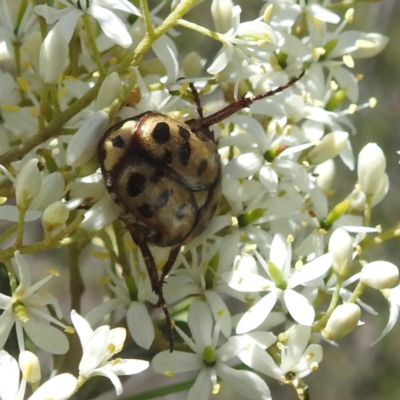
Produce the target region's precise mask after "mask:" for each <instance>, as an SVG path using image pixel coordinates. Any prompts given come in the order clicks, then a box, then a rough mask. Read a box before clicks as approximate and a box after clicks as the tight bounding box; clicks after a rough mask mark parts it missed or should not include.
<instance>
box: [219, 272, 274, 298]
mask: <svg viewBox="0 0 400 400" xmlns="http://www.w3.org/2000/svg"><path fill="white" fill-rule="evenodd" d="M222 279H223V280H224V281H225V282H226V283H227V284H228V285H229V287H231V288H232V289H234V290H237V291H239V292H250V293H251V292H260V291H263V290H269V289H271V288H273V287H275V285H274V284H273V283H272V282H271V281H270V280H268V279H265V278H264V277H262V276H261V275H259V274H254V273H252V272H248V271H233V272H226V273H224V274H223V275H222Z"/></svg>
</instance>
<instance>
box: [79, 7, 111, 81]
mask: <svg viewBox="0 0 400 400" xmlns="http://www.w3.org/2000/svg"><path fill="white" fill-rule="evenodd" d="M82 18H83V24H84V25H85V31H86V34H87V38H88V42H89V46H90V48H91V49H92V53H93V58H94V61H95V63H96V65H97V68H98V69H99V72H100V75H102V76H104V75H106V74H107V71H106V70H105V68H104V65H103V60H102V59H101V55H100V52H99V49H98V48H97V45H96V38H95V37H94V33H93V29H92V22H91V20H90V17H89V15H88V14H83V16H82Z"/></svg>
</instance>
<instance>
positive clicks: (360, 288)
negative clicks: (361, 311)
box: [347, 282, 365, 303]
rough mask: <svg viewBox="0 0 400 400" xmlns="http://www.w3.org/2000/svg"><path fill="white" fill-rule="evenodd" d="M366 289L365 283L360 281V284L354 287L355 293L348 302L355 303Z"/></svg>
mask: <svg viewBox="0 0 400 400" xmlns="http://www.w3.org/2000/svg"><path fill="white" fill-rule="evenodd" d="M364 289H365V285H364V284H363V283H361V282H358V285H357V286H356V288H355V289H354V292H353V294H352V295H351V297H350V299H349V300H348V301H347V302H348V303H355V302H356V300H357V299H358V298H359V297H360V296H361V295H362V294H363V292H364Z"/></svg>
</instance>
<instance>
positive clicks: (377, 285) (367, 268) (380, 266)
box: [360, 261, 399, 290]
mask: <svg viewBox="0 0 400 400" xmlns="http://www.w3.org/2000/svg"><path fill="white" fill-rule="evenodd" d="M398 279H399V269H398V268H397V267H396V266H395V265H394V264H392V263H390V262H387V261H373V262H370V263H368V264H367V265H364V267H363V269H362V270H361V276H360V282H361V283H363V284H364V285H366V286H369V287H372V288H374V289H378V290H381V289H388V288H391V287H392V286H394V285H395V284H396V283H397V281H398Z"/></svg>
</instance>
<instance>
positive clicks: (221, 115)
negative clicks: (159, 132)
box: [186, 71, 305, 131]
mask: <svg viewBox="0 0 400 400" xmlns="http://www.w3.org/2000/svg"><path fill="white" fill-rule="evenodd" d="M304 74H305V71H302V73H301V74H300V75H299V76H297V77H295V78H292V79H291V80H290V81H289V82H288V83H286V85H283V86H279V87H278V88H276V89H274V90H270V91H269V92H267V93H263V94H259V95H258V96H254V97H244V96H243V97H242V98H240V99H239V100H237V101H235V102H234V103H232V104H229V105H228V106H227V107H225V108H224V109H222V110H220V111H217V112H216V113H214V114H211V115H209V116H208V117H205V118H200V119H197V120H193V119H192V120H190V121H186V124H187V125H189V126H190V128H191V129H193V130H194V131H199V130H202V129H204V128H208V127H209V126H211V125H214V124H216V123H218V122H220V121H222V120H224V119H225V118H228V117H230V116H231V115H233V114H235V113H236V112H238V111H239V110H241V109H242V108H245V107H249V106H250V105H251V104H253V103H254V102H255V101H258V100H261V99H265V98H266V97H270V96H273V95H274V94H277V93H280V92H283V91H284V90H285V89H287V88H289V87H290V86H293V85H294V84H295V83H296V82H297V81H298V80H300V79H301V78H302V77H303V75H304Z"/></svg>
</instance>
